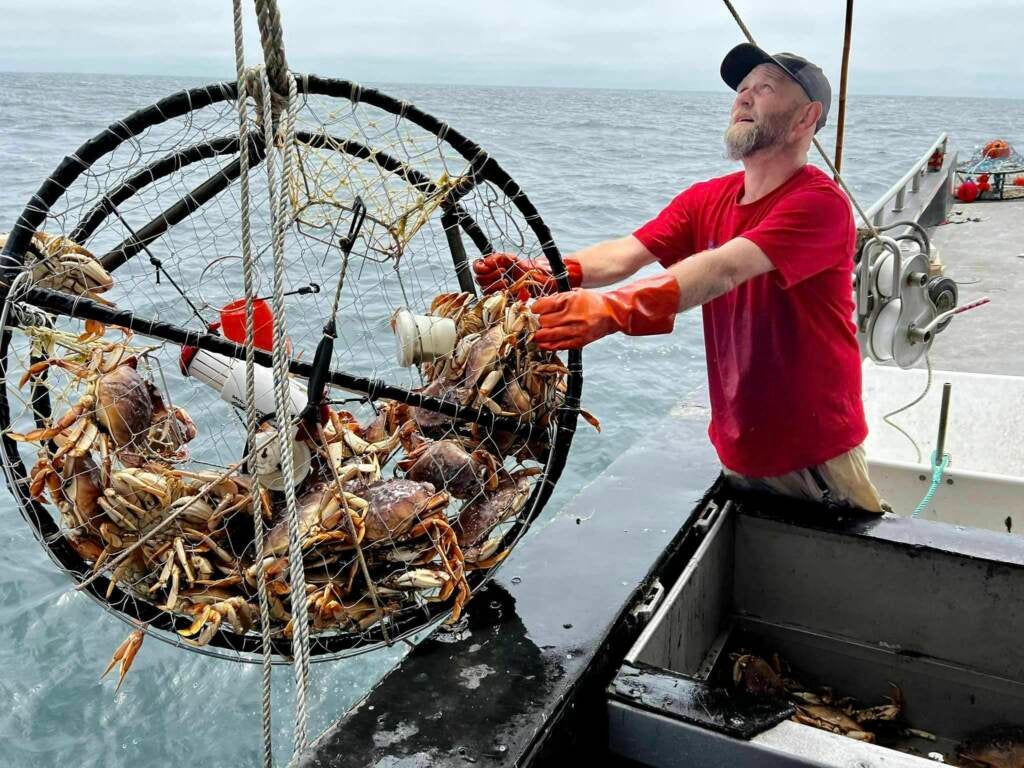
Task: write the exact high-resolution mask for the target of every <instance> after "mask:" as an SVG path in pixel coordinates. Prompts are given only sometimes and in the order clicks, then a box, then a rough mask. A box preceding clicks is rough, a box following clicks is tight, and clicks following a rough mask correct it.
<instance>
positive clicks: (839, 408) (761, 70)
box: [474, 44, 881, 512]
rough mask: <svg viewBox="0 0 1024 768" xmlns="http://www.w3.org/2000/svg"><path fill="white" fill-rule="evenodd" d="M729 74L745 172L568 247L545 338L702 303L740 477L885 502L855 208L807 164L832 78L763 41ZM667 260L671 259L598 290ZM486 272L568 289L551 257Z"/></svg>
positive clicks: (734, 475) (856, 502) (716, 431)
mask: <svg viewBox="0 0 1024 768" xmlns="http://www.w3.org/2000/svg"><path fill="white" fill-rule="evenodd" d="M721 74H722V79H723V80H725V82H726V83H727V84H728V85H729V87H730V88H732V89H734V90H735V91H736V98H735V100H734V102H733V106H732V113H731V119H730V124H729V127H728V129H727V130H726V132H725V145H726V149H727V151H728V154H729V157H731V158H732V159H734V160H740V161H741V162H742V163H743V171H740V172H737V173H733V174H730V175H728V176H724V177H721V178H717V179H711V180H709V181H705V182H701V183H698V184H694V185H693V186H691V187H690V188H689V189H686V190H685V191H684V192H682V193H681V194H680V195H679V196H677V197H676V198H675V199H674V200H673V201H672V202H671V203H670V204H669V206H668V207H667V208H665V210H663V211H662V212H661V213H660V214H659V215H658V216H657V218H655V219H654V220H653V221H650V222H648V223H647V224H645V225H644V226H642V227H640V229H638V230H636V232H634V233H633V234H632V235H631V236H628V237H624V238H622V239H619V240H611V241H607V242H603V243H599V244H598V245H595V246H592V247H589V248H585V249H584V250H582V251H580V252H579V253H577V254H575V255H574V256H573V257H569V258H567V259H566V260H565V262H566V269H567V272H568V276H569V281H570V284H571V285H572V286H573V287H574V288H576V290H573V291H570V292H568V293H559V294H554V295H546V296H544V297H543V298H539V299H538V300H537V301H535V302H534V304H533V311H534V312H535V313H536V314H537V315H538V316H539V318H540V325H541V328H540V330H539V331H537V334H536V336H535V339H536V341H537V343H538V344H539V345H540V346H541V347H543V348H545V349H550V350H558V349H572V348H578V347H582V346H583V345H585V344H589V343H590V342H592V341H595V340H596V339H599V338H601V337H602V336H605V335H607V334H609V333H615V332H620V333H626V334H629V335H635V336H640V335H648V334H658V333H668V332H670V331H671V330H672V328H673V324H674V322H675V316H676V314H677V313H678V312H683V311H685V310H687V309H690V308H691V307H696V306H698V305H703V317H704V339H705V348H706V351H707V362H708V383H709V390H710V396H711V425H710V427H709V430H708V434H709V436H710V438H711V442H712V443H713V444H714V446H715V448H716V450H717V451H718V455H719V458H720V459H721V462H722V465H723V467H724V469H725V472H726V475H727V476H728V477H729V478H730V480H731V481H732V482H733V483H734V484H736V485H737V486H740V487H745V488H755V489H760V490H769V491H774V492H777V493H783V494H786V495H791V496H797V497H802V498H809V499H813V500H817V501H826V502H831V503H836V504H842V505H849V506H857V507H861V508H863V509H867V510H871V511H875V512H880V511H881V501H880V499H879V497H878V492H877V491H876V490H875V488H874V486H873V485H872V484H871V481H870V480H869V479H868V475H867V467H866V463H865V458H864V448H863V445H862V443H863V442H864V439H865V437H866V436H867V423H866V421H865V418H864V409H863V404H862V401H861V368H860V349H859V347H858V345H857V339H856V334H855V327H854V324H853V321H852V316H853V312H854V302H853V291H852V288H851V275H852V269H853V250H854V242H855V236H856V230H855V227H854V223H853V214H852V211H851V208H850V203H849V201H848V200H847V198H846V197H845V195H844V194H843V193H842V191H841V190H840V189H839V188H838V187H837V186H836V185H835V183H834V182H833V181H832V180H831V179H830V178H828V177H827V176H826V175H825V174H823V173H822V172H821V171H819V170H818V169H817V168H815V167H813V166H811V165H808V164H807V152H808V149H809V147H810V144H811V140H812V137H813V136H814V134H815V133H816V132H817V131H818V130H820V129H821V127H822V126H823V125H824V124H825V119H826V117H827V114H828V108H829V103H830V101H831V88H830V86H829V83H828V80H827V79H826V78H825V76H824V74H823V73H822V71H821V69H820V68H819V67H817V66H816V65H814V64H812V63H810V62H808V61H807V60H806V59H804V58H802V57H800V56H795V55H793V54H789V53H780V54H777V55H776V56H775V57H772V56H769V55H768V54H767V53H765V52H764V51H762V50H761V49H759V48H757V47H755V46H753V45H749V44H742V45H739V46H737V47H736V48H734V49H733V50H731V51H730V52H729V53H728V55H726V57H725V59H724V60H723V61H722V67H721ZM655 261H658V262H660V263H661V265H662V266H663V267H665V272H664V273H662V274H660V275H657V276H655V277H649V278H646V279H642V280H637V281H635V282H632V283H629V284H627V285H626V286H624V287H622V288H619V289H618V290H614V291H609V292H603V293H602V292H598V291H594V290H590V289H592V288H597V287H601V286H605V285H609V284H611V283H615V282H618V281H620V280H622V279H624V278H626V277H629V276H630V275H633V274H634V273H635V272H637V270H639V269H640V268H642V267H644V266H646V265H648V264H651V263H653V262H655ZM474 270H475V272H476V276H477V279H478V281H479V282H480V284H481V285H482V286H483V287H484V289H485V290H496V289H497V288H499V287H502V286H504V285H507V284H508V283H509V282H510V281H512V280H515V279H517V278H518V277H521V276H522V275H523V274H525V273H526V272H527V271H530V270H534V272H533V274H534V275H540V276H541V277H542V280H541V283H542V290H541V292H542V293H545V294H551V293H554V291H553V288H554V281H553V280H551V279H550V271H549V268H548V265H547V263H546V261H543V260H516V259H515V257H513V256H511V255H509V254H494V255H491V256H488V257H486V258H484V259H480V260H478V261H477V262H475V264H474Z"/></svg>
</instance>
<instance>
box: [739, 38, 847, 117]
mask: <svg viewBox="0 0 1024 768" xmlns="http://www.w3.org/2000/svg"><path fill="white" fill-rule="evenodd" d="M759 64H775V65H776V66H778V67H781V68H782V69H783V71H784V72H785V73H786V74H787V75H789V76H790V77H791V78H793V79H794V80H795V81H796V82H797V84H798V85H799V86H800V87H801V88H803V89H804V93H806V94H807V98H809V99H810V100H811V101H819V102H821V117H820V118H819V119H818V127H817V128H816V129H815V133H817V132H818V131H820V130H821V127H822V126H823V125H825V120H826V119H827V118H828V108H829V106H830V105H831V103H832V86H831V85H829V84H828V78H826V77H825V73H824V72H822V71H821V67H819V66H818V65H817V64H812V63H811V62H809V61H808V60H807V59H805V58H804V57H803V56H797V55H796V54H795V53H785V52H783V53H776V54H775V55H774V56H772V55H771V54H768V53H765V52H764V51H762V50H761V49H760V48H758V47H757V46H756V45H751V44H750V43H740V44H739V45H737V46H736V47H735V48H733V49H732V50H731V51H729V52H728V53H727V54H725V58H724V59H722V69H721V73H722V79H723V80H724V81H725V84H726V85H728V86H729V87H730V88H732V89H733V90H734V91H735V90H736V89H737V88H739V85H740V83H741V82H743V78H744V77H746V76H747V75H748V74H750V70H752V69H753V68H754V67H756V66H758V65H759Z"/></svg>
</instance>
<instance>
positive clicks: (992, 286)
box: [920, 200, 1024, 376]
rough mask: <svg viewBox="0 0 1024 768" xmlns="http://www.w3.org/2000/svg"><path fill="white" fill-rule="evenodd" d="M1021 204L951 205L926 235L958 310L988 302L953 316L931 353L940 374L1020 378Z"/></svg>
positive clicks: (1023, 367) (1023, 351) (1023, 356)
mask: <svg viewBox="0 0 1024 768" xmlns="http://www.w3.org/2000/svg"><path fill="white" fill-rule="evenodd" d="M1022 234H1024V200H1012V201H1004V202H983V203H971V204H969V205H965V204H957V205H955V206H954V207H953V210H952V211H951V212H950V214H949V223H948V224H942V225H940V226H937V227H934V228H932V229H931V231H930V235H931V239H932V245H933V247H937V248H938V253H939V258H940V259H941V260H942V262H943V264H945V266H946V274H947V275H948V276H949V277H952V278H953V279H954V280H956V281H957V283H958V284H959V285H958V287H959V291H960V301H959V303H960V305H961V306H962V305H964V304H967V303H968V302H970V301H974V300H975V299H979V298H981V297H982V296H988V297H989V298H990V299H991V300H992V302H991V303H990V304H987V305H985V306H984V307H980V308H978V309H977V310H971V311H970V312H967V313H964V314H963V315H959V316H957V317H956V318H955V319H954V320H953V322H952V323H951V324H950V326H949V327H948V328H947V329H946V330H944V331H943V332H942V333H940V334H939V335H938V336H937V337H936V339H935V343H934V344H933V345H932V349H931V363H932V367H933V368H935V369H937V370H943V371H965V372H971V373H989V374H1004V375H1009V376H1024V313H1022V312H1021V311H1020V304H1021V299H1022V298H1024V237H1022ZM920 367H924V364H923V363H922V364H921V366H920Z"/></svg>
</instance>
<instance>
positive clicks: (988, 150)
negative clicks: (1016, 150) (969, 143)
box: [981, 139, 1011, 158]
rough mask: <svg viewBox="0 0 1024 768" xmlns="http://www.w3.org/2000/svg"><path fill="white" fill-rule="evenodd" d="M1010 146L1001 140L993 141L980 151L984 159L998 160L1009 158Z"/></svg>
mask: <svg viewBox="0 0 1024 768" xmlns="http://www.w3.org/2000/svg"><path fill="white" fill-rule="evenodd" d="M1010 151H1011V149H1010V144H1009V143H1008V142H1006V141H1003V140H1002V139H993V140H992V141H990V142H989V143H988V144H986V145H985V148H984V149H983V150H982V151H981V154H983V155H984V156H985V157H990V158H1000V157H1009V156H1010Z"/></svg>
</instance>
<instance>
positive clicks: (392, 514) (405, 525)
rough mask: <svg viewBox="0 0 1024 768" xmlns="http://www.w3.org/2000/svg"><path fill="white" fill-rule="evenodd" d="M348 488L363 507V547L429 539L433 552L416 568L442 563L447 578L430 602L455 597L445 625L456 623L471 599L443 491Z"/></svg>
mask: <svg viewBox="0 0 1024 768" xmlns="http://www.w3.org/2000/svg"><path fill="white" fill-rule="evenodd" d="M349 488H350V489H351V490H352V491H353V492H354V493H356V494H357V495H358V496H360V497H362V498H363V499H365V500H366V502H367V509H366V512H365V514H364V517H363V524H364V525H365V530H366V533H365V538H364V546H366V547H370V548H374V547H382V546H383V545H391V546H392V547H400V548H404V547H406V546H408V545H410V544H414V543H415V542H416V540H418V539H421V538H423V537H427V538H428V539H429V541H430V542H431V543H432V545H433V547H432V550H433V551H432V552H430V551H428V552H427V554H425V555H423V556H422V557H418V558H417V559H416V560H414V562H419V563H421V564H422V561H424V560H425V559H426V558H430V560H433V559H434V558H435V557H436V558H437V559H438V560H439V561H440V566H441V568H442V569H443V570H444V572H445V573H446V574H447V575H448V576H449V577H450V578H449V580H448V581H446V582H445V584H444V585H443V586H442V587H441V589H440V592H439V593H438V594H437V595H436V596H435V597H433V598H428V599H431V600H437V601H445V600H448V599H449V598H451V597H452V596H453V595H454V601H453V608H452V618H451V619H450V620H449V621H452V622H454V621H457V620H458V618H459V616H460V614H461V612H462V606H463V605H464V604H465V602H466V601H467V600H468V599H469V585H468V583H467V582H466V577H465V568H464V563H463V556H462V550H461V548H460V547H459V543H458V539H457V537H456V535H455V531H454V530H453V529H452V527H451V525H449V523H448V521H447V518H446V517H445V513H444V510H445V509H446V508H447V506H448V503H449V499H450V497H449V494H448V493H447V492H446V491H438V492H435V491H434V486H433V485H431V484H430V483H425V482H417V481H414V480H408V479H399V478H396V479H391V480H379V481H377V482H375V483H370V484H369V485H362V486H360V485H358V484H353V483H349V484H347V487H346V489H349Z"/></svg>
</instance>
